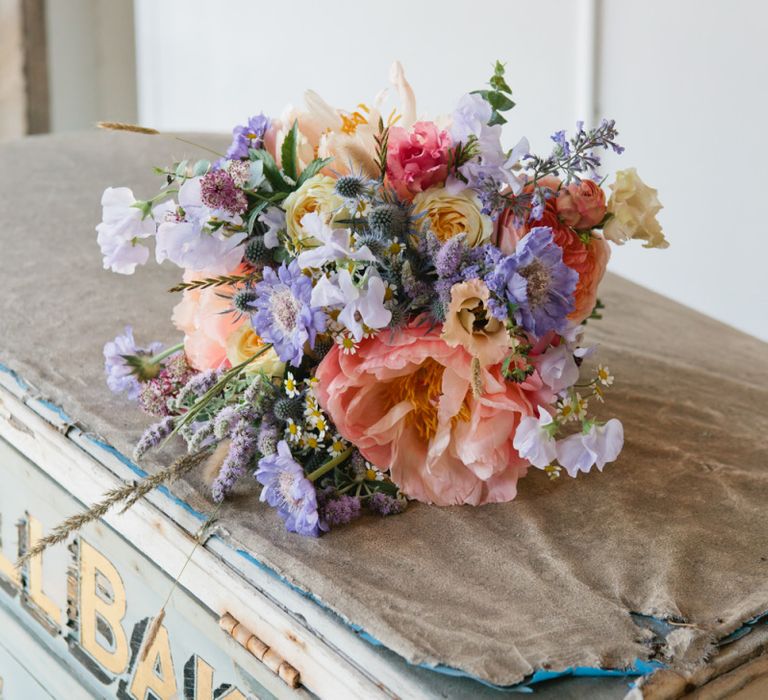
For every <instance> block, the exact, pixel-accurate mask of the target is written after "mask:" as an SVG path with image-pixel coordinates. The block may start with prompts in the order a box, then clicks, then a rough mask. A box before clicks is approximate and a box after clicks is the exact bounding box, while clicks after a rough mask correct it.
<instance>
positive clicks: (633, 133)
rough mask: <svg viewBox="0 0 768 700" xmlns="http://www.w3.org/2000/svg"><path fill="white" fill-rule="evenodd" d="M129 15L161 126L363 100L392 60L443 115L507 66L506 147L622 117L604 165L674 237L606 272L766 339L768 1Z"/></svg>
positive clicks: (151, 5) (167, 2)
mask: <svg viewBox="0 0 768 700" xmlns="http://www.w3.org/2000/svg"><path fill="white" fill-rule="evenodd" d="M135 22H136V56H137V76H138V98H139V117H140V120H141V122H142V123H143V124H146V125H147V126H153V127H156V128H159V129H163V130H203V131H225V130H229V129H231V127H232V126H233V125H234V124H236V123H239V122H241V121H242V120H243V119H244V118H245V117H247V116H249V115H251V114H253V113H255V112H259V111H261V110H263V111H264V112H265V113H267V114H274V115H277V114H279V113H280V112H281V111H282V109H283V107H284V106H285V105H286V104H287V103H294V104H296V103H300V101H301V95H302V92H303V90H304V89H305V88H313V89H315V90H317V91H318V92H319V93H320V94H321V95H323V96H324V97H325V98H326V99H327V100H328V101H329V102H331V103H332V104H335V105H337V106H339V107H345V108H352V107H354V106H355V105H356V104H357V103H358V102H360V101H370V100H372V99H373V97H374V95H375V94H376V93H377V92H378V90H379V89H381V88H382V87H384V86H385V85H386V81H387V75H388V66H389V64H390V63H391V61H392V60H393V59H395V58H397V59H399V60H400V61H402V62H403V64H404V65H405V67H406V74H407V76H408V78H409V80H410V82H411V84H412V85H413V87H414V89H415V91H416V95H417V99H418V109H419V112H420V113H422V112H423V113H424V114H428V115H437V114H440V113H446V112H449V111H451V109H452V107H453V105H454V104H455V102H456V100H457V99H458V97H459V96H460V95H461V94H462V93H463V92H465V91H467V90H470V89H475V88H478V87H481V86H482V84H483V83H484V81H485V80H487V78H488V75H489V72H490V68H491V65H492V63H493V61H494V60H495V59H496V58H499V59H500V60H502V61H505V62H506V64H507V75H508V82H509V83H510V84H511V85H512V87H513V90H514V96H515V100H516V101H517V102H518V106H517V107H516V108H515V109H514V110H513V112H512V113H511V117H510V121H509V124H508V125H507V126H506V127H505V128H506V137H507V139H508V143H509V145H512V143H513V142H514V141H516V140H517V139H518V138H519V136H521V135H527V136H528V138H529V139H530V141H531V144H532V146H533V148H534V149H539V150H548V149H549V141H548V138H549V135H550V134H552V133H553V132H554V131H555V130H557V129H560V128H565V127H567V128H572V126H573V123H574V122H575V120H576V119H577V118H584V119H586V120H587V121H594V120H595V118H597V117H598V116H607V117H612V118H615V119H616V120H617V122H618V125H619V129H620V131H621V139H620V141H621V143H622V144H623V145H625V146H626V147H627V152H626V153H625V154H624V155H623V156H622V157H621V159H620V160H614V159H610V161H609V162H607V166H608V167H629V166H630V165H636V166H637V167H638V170H639V172H640V173H641V175H642V176H643V178H644V179H645V180H646V181H647V182H648V183H649V184H652V185H654V186H656V187H658V188H659V190H660V197H661V200H662V202H663V203H664V204H665V205H666V208H665V209H664V210H663V212H662V213H661V215H660V219H661V222H662V225H663V226H664V228H665V231H666V233H667V237H668V238H669V240H670V242H671V247H670V248H669V249H667V250H665V251H647V250H643V249H642V248H641V247H640V245H639V244H629V245H627V246H624V247H623V248H621V249H618V250H615V253H614V256H613V259H612V261H611V268H612V269H613V270H614V271H616V272H618V273H620V274H622V275H624V276H626V277H629V278H630V279H633V280H635V281H637V282H639V283H641V284H643V285H645V286H647V287H649V288H651V289H654V290H656V291H659V292H661V293H662V294H665V295H667V296H670V297H673V298H675V299H677V300H679V301H681V302H683V303H685V304H687V305H689V306H692V307H693V308H696V309H698V310H699V311H702V312H704V313H707V314H709V315H711V316H714V317H716V318H719V319H721V320H723V321H725V322H727V323H730V324H731V325H734V326H736V327H738V328H741V329H742V330H744V331H746V332H748V333H752V334H754V335H756V336H758V337H761V338H763V339H765V340H768V274H766V263H767V261H768V226H767V225H766V223H765V217H764V216H763V209H764V208H765V204H764V202H765V200H766V197H765V195H764V190H765V188H764V185H763V184H762V181H761V178H760V175H761V172H762V170H763V169H764V168H766V167H768V147H767V146H766V138H765V127H766V124H768V95H766V76H767V75H768V48H766V47H767V44H766V41H765V38H764V34H765V27H766V25H767V24H768V4H766V3H764V2H762V1H761V0H729V1H728V2H725V1H719V0H676V2H674V3H673V2H668V0H645V1H644V2H642V3H638V2H635V1H634V0H602V1H601V0H540V1H539V2H536V3H533V2H530V1H529V0H525V1H524V0H473V2H471V3H468V2H460V1H459V0H421V1H416V0H387V1H386V2H383V3H372V2H359V1H358V2H352V1H351V0H323V1H322V2H319V1H318V0H284V1H283V2H281V3H277V4H276V3H267V2H257V1H255V0H220V1H219V2H215V3H214V2H210V0H163V2H157V1H156V0H135ZM713 343H716V340H714V339H713Z"/></svg>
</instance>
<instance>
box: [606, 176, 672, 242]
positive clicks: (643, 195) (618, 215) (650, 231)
mask: <svg viewBox="0 0 768 700" xmlns="http://www.w3.org/2000/svg"><path fill="white" fill-rule="evenodd" d="M610 188H611V191H612V194H611V198H610V199H609V200H608V212H609V213H610V214H612V216H611V218H610V219H609V220H608V222H607V223H606V224H605V227H604V228H603V234H604V235H605V237H606V238H607V239H608V240H609V241H613V242H614V243H619V244H621V243H624V242H626V241H628V240H630V239H633V238H637V239H640V240H643V241H645V244H644V245H643V247H644V248H666V247H667V246H669V243H668V242H667V240H666V239H665V238H664V232H663V231H662V230H661V225H660V224H659V222H658V221H657V220H656V214H658V213H659V211H660V210H661V208H662V205H661V202H659V198H658V197H657V194H658V192H657V190H655V189H653V187H648V185H646V184H645V183H644V182H643V181H642V180H641V179H640V177H639V176H638V174H637V171H636V170H635V169H634V168H629V169H628V170H619V171H618V172H617V173H616V182H614V183H613V184H612V185H611V186H610Z"/></svg>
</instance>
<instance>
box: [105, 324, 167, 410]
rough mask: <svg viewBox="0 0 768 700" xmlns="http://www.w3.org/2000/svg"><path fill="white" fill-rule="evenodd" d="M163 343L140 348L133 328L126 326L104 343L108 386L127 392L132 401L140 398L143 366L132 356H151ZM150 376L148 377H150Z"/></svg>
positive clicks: (117, 392) (115, 391)
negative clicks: (120, 332) (140, 374)
mask: <svg viewBox="0 0 768 700" xmlns="http://www.w3.org/2000/svg"><path fill="white" fill-rule="evenodd" d="M162 347H163V344H162V343H157V342H155V343H152V344H150V345H149V346H148V347H146V348H140V347H138V346H137V345H136V341H135V340H134V339H133V328H131V326H126V327H125V330H124V331H123V333H122V334H121V335H118V336H117V337H116V338H115V339H114V340H110V341H109V342H108V343H107V344H106V345H104V371H105V372H106V375H107V386H108V387H109V388H110V389H111V390H112V391H113V392H114V393H115V394H121V393H122V392H125V393H126V394H127V395H128V398H129V399H130V400H131V401H135V400H136V399H138V398H139V393H140V392H141V384H140V382H139V377H138V373H139V372H140V370H141V367H140V366H139V364H137V363H136V362H131V361H130V358H137V359H138V358H150V357H152V356H153V355H156V354H157V353H158V352H160V349H161V348H162ZM148 378H149V377H147V379H148Z"/></svg>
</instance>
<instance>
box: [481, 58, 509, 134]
mask: <svg viewBox="0 0 768 700" xmlns="http://www.w3.org/2000/svg"><path fill="white" fill-rule="evenodd" d="M488 84H489V85H490V86H491V89H490V90H473V92H472V94H473V95H480V97H482V98H483V99H484V100H485V101H486V102H487V103H488V104H489V105H491V109H492V110H493V111H492V112H491V119H490V121H489V122H488V124H489V125H491V126H493V125H494V124H506V122H507V120H506V119H505V118H504V116H503V115H502V114H501V113H502V112H508V111H509V110H510V109H512V108H513V107H514V106H515V103H514V102H513V101H512V99H511V95H512V88H511V87H509V85H507V81H506V80H505V79H504V64H503V63H501V62H500V61H496V65H495V66H494V68H493V75H492V76H491V79H490V80H489V81H488Z"/></svg>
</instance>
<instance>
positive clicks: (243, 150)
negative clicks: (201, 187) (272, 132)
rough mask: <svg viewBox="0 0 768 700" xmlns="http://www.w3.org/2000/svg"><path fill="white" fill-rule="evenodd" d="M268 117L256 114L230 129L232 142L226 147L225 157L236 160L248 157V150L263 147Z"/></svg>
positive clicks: (267, 127) (268, 121)
mask: <svg viewBox="0 0 768 700" xmlns="http://www.w3.org/2000/svg"><path fill="white" fill-rule="evenodd" d="M269 124H270V120H269V117H265V116H264V115H263V114H258V115H256V116H255V117H251V118H250V119H249V120H248V123H247V124H240V125H238V126H236V127H235V128H234V129H233V130H232V144H231V145H230V147H229V148H228V149H227V158H229V159H230V160H238V159H240V158H247V157H248V150H249V149H251V148H254V149H259V148H263V147H264V135H265V134H266V133H267V129H269Z"/></svg>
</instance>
